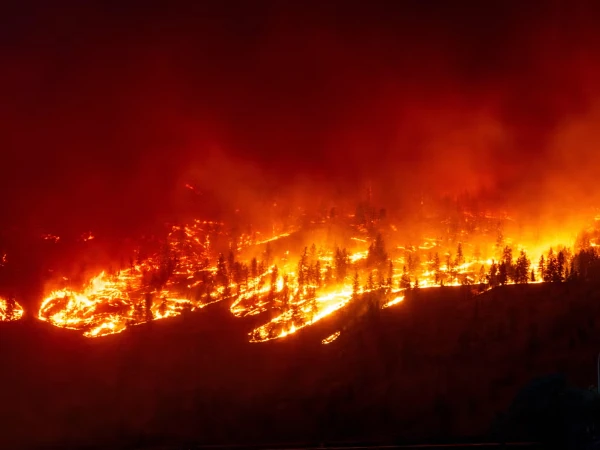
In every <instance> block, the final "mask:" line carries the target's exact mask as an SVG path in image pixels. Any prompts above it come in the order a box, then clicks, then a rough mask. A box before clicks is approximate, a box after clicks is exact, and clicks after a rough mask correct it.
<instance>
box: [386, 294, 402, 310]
mask: <svg viewBox="0 0 600 450" xmlns="http://www.w3.org/2000/svg"><path fill="white" fill-rule="evenodd" d="M402 300H404V296H403V295H399V296H398V297H396V298H394V299H393V300H392V301H390V302H387V303H386V304H385V305H383V307H384V308H389V307H390V306H394V305H397V304H398V303H400V302H401V301H402Z"/></svg>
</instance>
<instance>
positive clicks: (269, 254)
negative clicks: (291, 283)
mask: <svg viewBox="0 0 600 450" xmlns="http://www.w3.org/2000/svg"><path fill="white" fill-rule="evenodd" d="M272 263H273V250H272V249H271V243H270V242H267V246H266V247H265V264H266V265H267V267H268V266H270V265H271V264H272Z"/></svg>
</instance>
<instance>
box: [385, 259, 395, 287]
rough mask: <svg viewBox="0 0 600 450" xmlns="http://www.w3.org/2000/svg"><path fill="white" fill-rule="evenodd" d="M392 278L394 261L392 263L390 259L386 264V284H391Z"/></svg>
mask: <svg viewBox="0 0 600 450" xmlns="http://www.w3.org/2000/svg"><path fill="white" fill-rule="evenodd" d="M392 278H394V263H392V261H390V263H389V265H388V273H387V283H386V284H387V285H388V286H391V285H392Z"/></svg>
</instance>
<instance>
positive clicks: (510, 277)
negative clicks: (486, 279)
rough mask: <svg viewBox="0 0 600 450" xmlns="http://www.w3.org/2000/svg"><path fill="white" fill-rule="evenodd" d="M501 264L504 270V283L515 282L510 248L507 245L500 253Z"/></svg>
mask: <svg viewBox="0 0 600 450" xmlns="http://www.w3.org/2000/svg"><path fill="white" fill-rule="evenodd" d="M502 263H504V267H505V270H506V282H508V281H515V266H514V264H513V254H512V248H510V247H509V246H508V245H507V246H506V247H504V250H503V251H502ZM506 282H505V283H506ZM505 283H501V284H505Z"/></svg>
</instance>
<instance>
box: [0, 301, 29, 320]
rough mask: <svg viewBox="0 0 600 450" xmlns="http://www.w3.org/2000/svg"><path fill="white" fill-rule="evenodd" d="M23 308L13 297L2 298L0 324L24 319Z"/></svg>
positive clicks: (0, 302)
mask: <svg viewBox="0 0 600 450" xmlns="http://www.w3.org/2000/svg"><path fill="white" fill-rule="evenodd" d="M23 312H24V311H23V307H22V306H21V305H19V304H18V303H17V302H16V300H15V299H14V298H12V297H10V298H3V297H0V322H11V321H13V320H19V319H20V318H21V317H23Z"/></svg>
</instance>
